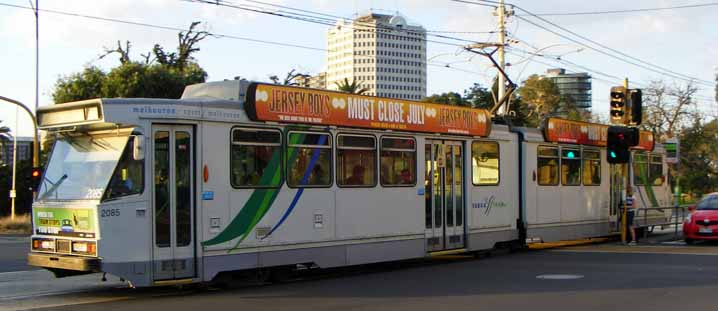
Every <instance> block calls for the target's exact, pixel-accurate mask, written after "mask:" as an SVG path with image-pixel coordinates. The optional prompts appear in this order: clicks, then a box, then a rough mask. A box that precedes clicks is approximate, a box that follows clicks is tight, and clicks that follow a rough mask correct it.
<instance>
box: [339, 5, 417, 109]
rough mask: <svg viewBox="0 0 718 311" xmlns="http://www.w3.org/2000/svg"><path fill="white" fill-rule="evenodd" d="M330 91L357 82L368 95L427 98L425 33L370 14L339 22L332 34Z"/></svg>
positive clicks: (402, 21) (391, 17)
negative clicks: (344, 82)
mask: <svg viewBox="0 0 718 311" xmlns="http://www.w3.org/2000/svg"><path fill="white" fill-rule="evenodd" d="M327 47H328V52H327V71H326V86H327V88H328V89H332V90H336V89H337V83H343V81H344V79H347V81H348V82H349V83H352V81H353V80H354V79H356V81H357V83H361V85H360V86H361V87H362V88H366V89H367V90H368V91H367V92H366V93H365V94H367V95H375V96H382V97H391V98H400V99H410V100H420V99H422V98H424V97H425V96H426V30H424V28H423V27H421V26H418V25H409V24H408V23H407V22H406V20H405V19H404V18H403V17H401V16H398V15H385V14H376V13H371V14H368V15H365V16H361V17H358V18H356V19H355V20H353V21H339V22H338V23H337V24H336V26H334V27H332V28H331V29H329V31H328V34H327Z"/></svg>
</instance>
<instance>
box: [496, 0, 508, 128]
mask: <svg viewBox="0 0 718 311" xmlns="http://www.w3.org/2000/svg"><path fill="white" fill-rule="evenodd" d="M496 14H497V15H498V17H499V46H498V52H499V63H498V66H497V68H498V69H499V71H502V72H503V71H504V69H505V67H506V58H505V57H506V51H505V49H504V46H505V45H506V23H505V14H506V7H505V6H504V0H500V1H499V6H498V7H497V8H496ZM504 75H505V74H500V75H499V77H498V88H499V92H498V98H503V97H504V93H505V92H506V89H505V84H506V80H505V79H504ZM506 111H507V109H499V111H498V112H499V114H506Z"/></svg>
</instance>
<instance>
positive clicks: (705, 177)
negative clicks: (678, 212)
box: [680, 119, 718, 197]
mask: <svg viewBox="0 0 718 311" xmlns="http://www.w3.org/2000/svg"><path fill="white" fill-rule="evenodd" d="M680 141H681V151H680V152H681V167H680V170H681V172H680V177H681V180H680V184H681V188H683V192H684V193H691V194H693V195H694V197H700V196H701V195H702V194H705V193H709V192H713V191H716V189H718V144H716V143H715V142H716V141H718V119H713V120H712V121H710V122H707V123H702V122H701V120H700V119H695V120H694V121H693V124H692V125H691V126H690V127H686V128H685V129H684V130H683V131H682V133H681V134H680Z"/></svg>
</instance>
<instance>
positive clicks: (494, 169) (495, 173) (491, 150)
mask: <svg viewBox="0 0 718 311" xmlns="http://www.w3.org/2000/svg"><path fill="white" fill-rule="evenodd" d="M499 163H500V162H499V143H497V142H495V141H475V142H473V143H472V144H471V170H472V181H473V184H474V185H475V186H486V185H498V184H499V176H500V174H499V172H500V166H499Z"/></svg>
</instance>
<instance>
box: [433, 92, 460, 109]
mask: <svg viewBox="0 0 718 311" xmlns="http://www.w3.org/2000/svg"><path fill="white" fill-rule="evenodd" d="M424 101H425V102H427V103H434V104H444V105H452V106H469V105H470V104H469V102H468V101H467V100H466V99H464V97H463V96H461V94H459V93H456V92H448V93H441V94H434V95H431V96H429V97H426V98H424Z"/></svg>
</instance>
